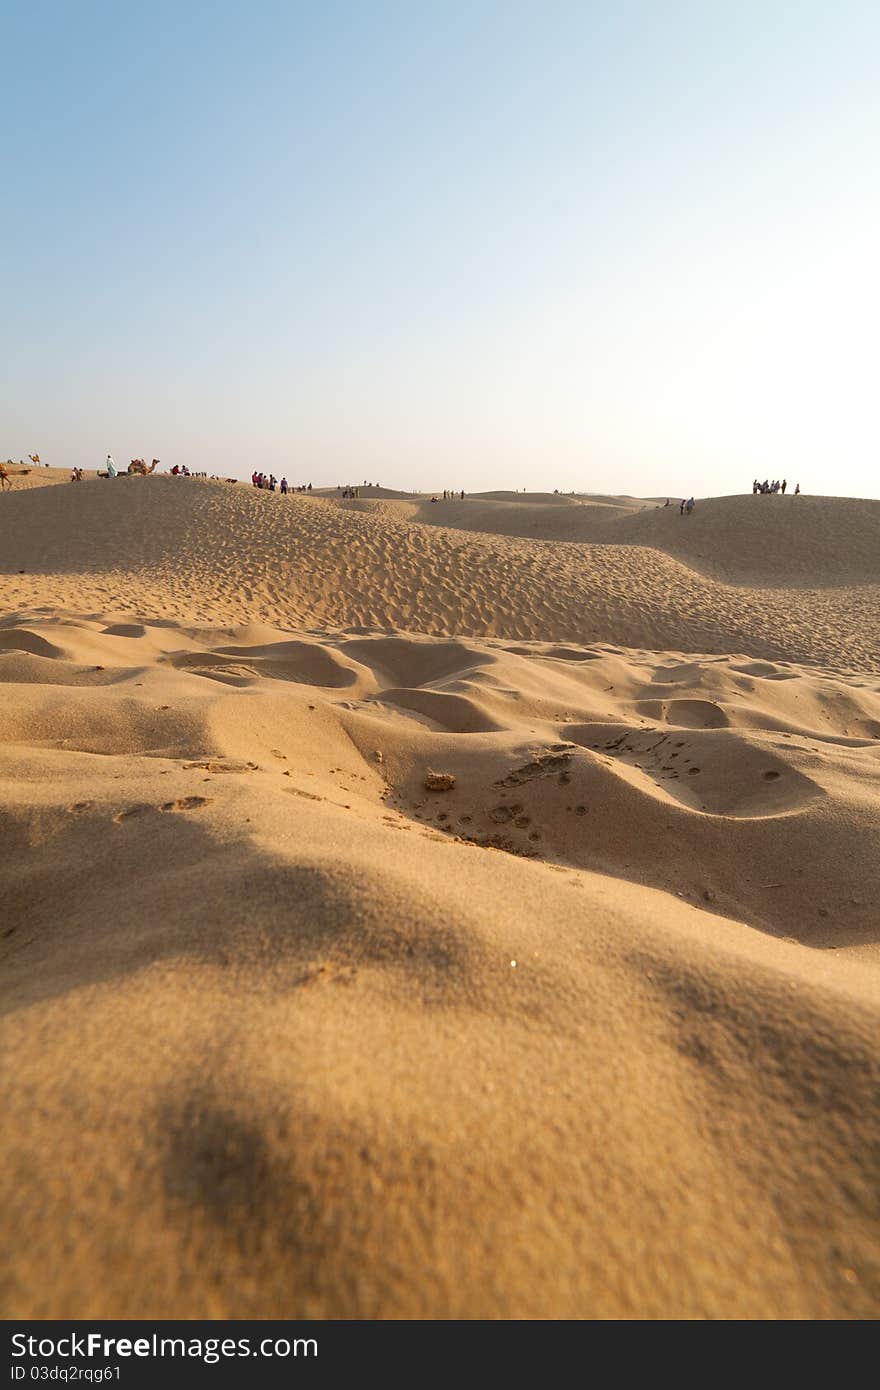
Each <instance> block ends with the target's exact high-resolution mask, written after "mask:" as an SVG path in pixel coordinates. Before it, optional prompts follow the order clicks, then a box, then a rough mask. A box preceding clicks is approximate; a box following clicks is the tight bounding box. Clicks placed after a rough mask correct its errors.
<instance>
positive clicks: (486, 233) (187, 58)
mask: <svg viewBox="0 0 880 1390" xmlns="http://www.w3.org/2000/svg"><path fill="white" fill-rule="evenodd" d="M0 43H2V50H3V54H4V58H5V63H4V117H5V119H4V130H3V134H2V136H0V164H2V175H3V180H2V186H3V190H4V195H5V199H4V201H5V208H4V216H3V223H2V230H0V250H2V265H3V274H2V280H0V314H2V324H3V341H4V348H5V351H4V354H3V355H4V359H5V360H4V366H3V372H2V377H0V458H6V457H7V456H12V457H14V458H18V457H22V456H24V455H26V454H27V453H30V452H34V451H36V452H39V453H40V455H41V456H42V458H43V459H44V461H47V462H50V463H53V464H58V465H63V466H67V465H70V464H72V463H77V464H80V465H84V466H86V467H95V466H96V465H97V464H98V463H99V462H100V460H101V459H103V457H104V455H105V454H106V453H107V452H108V451H109V452H111V453H113V454H114V455H115V456H116V458H117V460H123V461H127V460H128V459H129V458H131V457H134V456H139V455H143V456H145V457H146V458H147V459H150V458H151V457H153V456H158V457H159V458H161V459H162V465H163V467H165V466H171V465H172V464H173V463H175V462H178V463H187V464H189V466H190V467H193V468H204V469H207V471H209V472H218V473H223V474H233V473H234V474H238V475H239V476H245V475H246V474H249V473H250V471H251V470H252V469H253V468H254V467H262V468H265V469H267V470H268V469H272V470H274V471H275V472H276V473H279V474H280V473H282V472H284V473H286V474H287V476H288V477H289V478H290V479H291V480H292V481H295V482H300V481H308V480H311V481H313V482H314V483H315V485H316V486H317V485H319V484H324V483H328V484H335V483H337V482H347V481H361V480H363V479H364V478H368V479H369V480H370V481H374V480H375V481H379V482H381V483H383V484H385V485H386V486H390V487H400V488H407V489H409V488H412V489H419V490H421V489H429V488H434V487H444V486H447V485H449V486H454V487H466V488H468V489H469V490H480V489H485V488H492V487H508V488H522V487H528V488H529V490H548V489H549V490H552V489H553V488H555V487H558V488H559V489H560V490H565V491H568V490H579V491H588V492H625V493H629V494H633V495H641V496H652V495H658V494H659V495H664V494H666V493H673V494H678V495H685V494H689V493H695V494H696V495H707V494H718V493H729V492H737V491H743V490H746V489H748V488H749V487H750V485H751V480H752V478H753V477H754V476H756V475H757V476H759V477H760V478H763V477H765V476H768V477H777V476H778V477H782V476H786V477H787V478H788V479H789V480H790V481H791V482H792V483H793V482H794V481H799V482H800V484H801V487H802V488H803V489H804V490H805V491H808V492H812V493H815V492H823V493H838V494H842V495H848V496H863V497H880V470H878V461H880V424H878V407H877V384H876V375H877V370H876V355H877V337H878V324H880V268H878V244H880V235H878V234H880V107H878V96H877V72H878V63H880V6H878V5H877V3H876V0H840V2H839V3H831V0H827V3H824V2H823V3H818V0H797V2H796V3H794V2H792V3H780V2H779V0H737V3H735V4H734V3H732V0H718V2H717V3H716V2H715V0H705V2H704V3H684V0H654V2H653V3H651V2H650V0H615V3H611V0H607V3H602V4H592V3H589V2H588V0H584V2H583V3H575V0H562V2H560V0H540V2H539V0H534V2H532V0H530V2H529V3H521V2H520V0H503V2H502V0H469V3H459V0H450V2H449V3H439V2H438V3H433V0H432V2H431V3H428V2H426V3H406V0H400V2H399V3H389V2H388V0H373V3H353V0H349V2H348V3H336V0H322V3H310V4H300V3H296V0H285V2H284V3H282V0H251V3H248V4H245V3H236V4H232V3H228V0H212V3H188V0H175V3H168V0H152V3H151V4H150V5H143V6H133V5H129V4H124V3H123V4H120V3H119V2H118V0H115V3H94V0H82V3H77V4H72V3H59V2H58V0H5V3H3V4H2V5H0Z"/></svg>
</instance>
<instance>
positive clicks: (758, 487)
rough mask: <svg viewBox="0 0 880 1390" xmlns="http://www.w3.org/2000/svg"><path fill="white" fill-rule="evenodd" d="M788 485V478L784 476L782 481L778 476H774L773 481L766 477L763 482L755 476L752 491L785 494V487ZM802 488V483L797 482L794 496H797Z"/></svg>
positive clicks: (755, 492)
mask: <svg viewBox="0 0 880 1390" xmlns="http://www.w3.org/2000/svg"><path fill="white" fill-rule="evenodd" d="M787 487H788V480H787V479H786V478H783V479H782V482H780V481H779V479H778V478H774V480H773V482H772V483H770V482H768V481H767V479H766V478H765V479H764V481H763V483H759V482H758V479H757V478H755V479H754V480H753V482H752V492H753V493H754V494H757V493H759V492H781V493H782V494H783V496H784V495H785V489H786V488H787ZM800 490H801V485H800V483H796V484H795V489H794V492H793V493H792V497H797V496H798V495H799V493H800Z"/></svg>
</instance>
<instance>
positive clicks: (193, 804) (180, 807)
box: [159, 796, 211, 811]
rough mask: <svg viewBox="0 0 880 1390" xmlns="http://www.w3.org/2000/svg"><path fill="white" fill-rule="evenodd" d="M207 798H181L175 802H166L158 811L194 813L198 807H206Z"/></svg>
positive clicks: (208, 798)
mask: <svg viewBox="0 0 880 1390" xmlns="http://www.w3.org/2000/svg"><path fill="white" fill-rule="evenodd" d="M210 800H211V798H210V797H209V796H181V797H180V798H179V799H178V800H177V801H166V802H165V804H164V805H163V806H160V807H159V810H160V811H194V810H195V809H196V808H197V807H198V806H207V804H208V802H209V801H210Z"/></svg>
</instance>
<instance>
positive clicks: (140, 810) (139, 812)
mask: <svg viewBox="0 0 880 1390" xmlns="http://www.w3.org/2000/svg"><path fill="white" fill-rule="evenodd" d="M152 809H153V807H152V806H129V807H127V808H126V809H125V810H124V811H117V812H116V815H115V816H114V817H113V819H114V821H115V822H116V824H117V825H121V824H122V822H123V821H124V820H131V819H132V817H133V816H143V815H146V813H147V811H152Z"/></svg>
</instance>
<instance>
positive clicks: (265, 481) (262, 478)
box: [251, 473, 312, 497]
mask: <svg viewBox="0 0 880 1390" xmlns="http://www.w3.org/2000/svg"><path fill="white" fill-rule="evenodd" d="M251 482H252V483H253V485H254V487H259V488H264V489H265V491H266V492H274V491H275V490H276V488H277V489H278V491H279V492H280V493H281V494H282V496H283V497H286V496H287V494H288V493H289V492H311V490H312V485H311V483H301V484H300V485H299V486H298V487H291V486H290V483H289V482H288V481H287V479H286V478H282V479H281V481H280V483H279V481H278V479H277V478H276V477H275V474H274V473H252V474H251Z"/></svg>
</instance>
